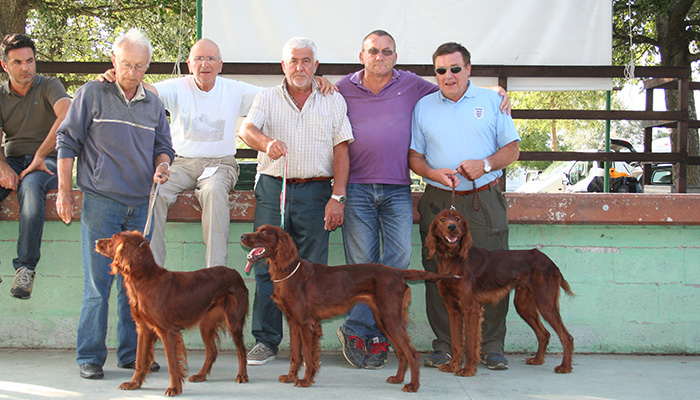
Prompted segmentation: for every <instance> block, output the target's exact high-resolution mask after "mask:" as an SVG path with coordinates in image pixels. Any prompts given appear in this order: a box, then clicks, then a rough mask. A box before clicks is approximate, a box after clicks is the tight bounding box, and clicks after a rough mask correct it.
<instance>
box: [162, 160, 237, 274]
mask: <svg viewBox="0 0 700 400" xmlns="http://www.w3.org/2000/svg"><path fill="white" fill-rule="evenodd" d="M206 167H216V172H215V173H214V175H212V176H210V177H207V178H204V179H198V178H199V177H200V176H201V175H202V173H203V172H204V170H205V168H206ZM237 181H238V164H237V163H236V158H235V156H227V157H224V158H185V157H176V158H175V160H174V161H173V165H171V166H170V179H169V180H168V181H167V182H165V183H164V184H163V185H161V186H160V189H159V190H158V197H157V198H156V199H155V202H156V203H155V208H154V211H153V235H152V238H151V250H153V256H154V257H155V259H156V262H157V263H158V264H159V265H161V266H162V265H163V264H164V262H165V256H166V251H165V221H166V219H167V217H168V208H170V206H171V205H173V204H174V203H175V201H176V200H177V195H178V194H180V192H182V191H183V190H194V194H195V197H197V200H198V201H199V204H200V206H201V207H202V238H203V240H204V244H205V245H206V247H207V249H206V257H205V259H206V266H207V267H214V266H217V265H226V260H227V256H228V233H229V222H230V221H231V211H230V210H231V207H230V205H229V194H230V193H231V192H232V191H233V187H234V186H236V182H237ZM151 201H153V199H151ZM198 268H201V266H199V267H197V269H198Z"/></svg>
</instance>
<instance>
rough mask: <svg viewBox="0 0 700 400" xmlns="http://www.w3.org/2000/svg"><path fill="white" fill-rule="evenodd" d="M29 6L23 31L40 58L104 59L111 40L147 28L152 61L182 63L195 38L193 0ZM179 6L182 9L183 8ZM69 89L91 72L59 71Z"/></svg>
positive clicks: (86, 0)
mask: <svg viewBox="0 0 700 400" xmlns="http://www.w3.org/2000/svg"><path fill="white" fill-rule="evenodd" d="M35 4H36V7H35V8H34V9H32V10H30V12H29V15H28V18H27V23H26V31H27V34H29V35H30V36H31V37H33V38H35V40H36V45H37V58H38V59H39V60H41V61H108V60H109V55H110V54H111V46H112V41H113V40H114V38H115V37H116V36H117V35H118V34H119V33H121V32H123V31H125V30H126V29H129V28H139V29H141V30H143V31H144V32H146V34H147V35H148V37H149V39H150V40H151V44H152V45H153V61H154V62H175V61H177V60H178V59H179V60H180V61H184V60H185V59H186V58H187V54H188V53H189V50H190V47H192V45H193V44H194V42H195V40H196V27H197V21H196V0H182V1H180V0H164V1H163V0H161V1H155V0H131V1H127V0H121V1H105V0H82V1H72V0H71V1H68V0H53V1H49V0H45V1H37V2H35ZM181 7H182V8H181ZM59 78H60V79H62V80H63V82H64V84H65V85H66V87H67V89H68V90H69V91H71V92H72V91H73V90H74V89H75V88H76V87H77V86H79V85H81V84H83V83H85V82H86V81H88V80H90V79H94V76H84V75H75V74H61V75H60V76H59Z"/></svg>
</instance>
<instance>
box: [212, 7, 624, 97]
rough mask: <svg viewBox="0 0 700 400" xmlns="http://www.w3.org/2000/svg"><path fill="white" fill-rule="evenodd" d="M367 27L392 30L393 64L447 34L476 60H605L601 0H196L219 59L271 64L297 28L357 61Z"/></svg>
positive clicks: (587, 83) (577, 84)
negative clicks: (221, 56) (395, 57)
mask: <svg viewBox="0 0 700 400" xmlns="http://www.w3.org/2000/svg"><path fill="white" fill-rule="evenodd" d="M375 29H384V30H386V31H388V32H389V33H391V35H392V36H393V37H394V39H395V40H396V44H397V53H398V56H399V58H398V62H399V64H401V63H404V64H430V63H431V62H432V59H431V56H432V53H433V51H434V50H435V49H436V48H437V46H439V45H440V44H442V43H444V42H448V41H455V42H459V43H461V44H463V45H464V46H465V47H466V48H467V49H469V51H470V52H471V54H472V63H473V64H477V65H478V64H503V65H610V64H611V60H612V4H611V0H488V1H484V0H462V1H459V0H430V1H426V0H351V1H343V2H339V1H333V0H326V1H318V0H203V1H202V32H203V36H204V37H206V38H209V39H212V40H214V41H215V42H217V43H218V44H219V46H220V47H221V51H222V55H223V58H224V61H226V62H278V61H280V60H281V58H282V46H283V45H284V43H285V42H286V41H287V40H288V39H289V38H290V37H293V36H305V37H308V38H310V39H312V40H313V41H314V42H315V43H316V46H317V48H318V59H319V60H320V62H322V63H323V62H334V63H357V62H359V60H358V54H359V52H360V50H361V45H362V38H364V37H365V35H367V33H369V32H371V31H373V30H375ZM280 73H281V70H280ZM280 79H281V78H280V77H276V78H274V81H275V82H279V81H280ZM609 87H610V80H609V79H586V80H571V79H536V80H531V79H521V78H512V79H509V90H521V89H531V90H532V89H542V90H548V89H564V88H578V89H604V88H609Z"/></svg>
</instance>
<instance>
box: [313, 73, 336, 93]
mask: <svg viewBox="0 0 700 400" xmlns="http://www.w3.org/2000/svg"><path fill="white" fill-rule="evenodd" d="M314 79H315V80H316V83H318V86H319V90H320V91H321V93H323V95H324V96H326V95H329V94H333V92H336V91H338V88H337V87H336V86H335V85H334V84H332V83H331V81H329V80H328V79H326V78H324V77H322V76H314Z"/></svg>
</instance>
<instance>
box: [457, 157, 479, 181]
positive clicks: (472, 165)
mask: <svg viewBox="0 0 700 400" xmlns="http://www.w3.org/2000/svg"><path fill="white" fill-rule="evenodd" d="M457 172H459V173H460V174H461V175H462V176H463V177H465V178H467V179H469V180H470V181H475V180H477V179H479V178H481V177H482V176H483V175H484V160H465V161H462V162H461V163H460V164H459V166H458V167H457Z"/></svg>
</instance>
